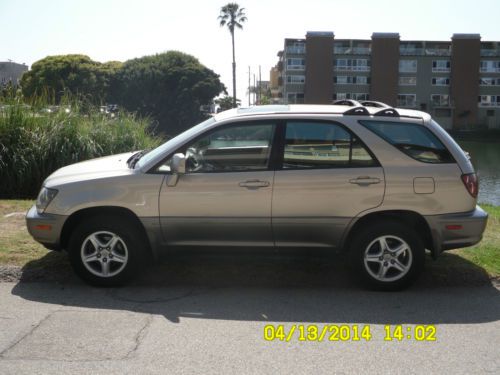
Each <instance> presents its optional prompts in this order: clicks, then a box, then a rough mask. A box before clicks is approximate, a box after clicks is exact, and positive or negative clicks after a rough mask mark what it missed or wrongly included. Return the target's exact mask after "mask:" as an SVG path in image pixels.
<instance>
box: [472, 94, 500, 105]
mask: <svg viewBox="0 0 500 375" xmlns="http://www.w3.org/2000/svg"><path fill="white" fill-rule="evenodd" d="M477 101H478V104H479V106H480V107H500V95H480V96H478V100H477Z"/></svg>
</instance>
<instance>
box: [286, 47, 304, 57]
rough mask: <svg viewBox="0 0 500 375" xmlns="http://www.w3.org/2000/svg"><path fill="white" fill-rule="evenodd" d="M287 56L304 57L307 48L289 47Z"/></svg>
mask: <svg viewBox="0 0 500 375" xmlns="http://www.w3.org/2000/svg"><path fill="white" fill-rule="evenodd" d="M285 51H286V53H287V54H289V55H290V54H294V55H303V54H305V53H306V46H302V47H298V46H288V47H286V49H285Z"/></svg>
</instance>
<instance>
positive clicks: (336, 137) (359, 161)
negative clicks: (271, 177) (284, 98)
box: [283, 122, 377, 169]
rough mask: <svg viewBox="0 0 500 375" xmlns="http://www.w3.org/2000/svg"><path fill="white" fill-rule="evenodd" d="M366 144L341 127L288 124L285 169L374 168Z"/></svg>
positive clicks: (300, 123) (309, 123)
mask: <svg viewBox="0 0 500 375" xmlns="http://www.w3.org/2000/svg"><path fill="white" fill-rule="evenodd" d="M374 165H377V162H376V161H375V160H374V159H373V158H372V157H371V156H370V153H369V152H368V151H367V150H366V148H365V147H364V146H363V145H362V143H361V142H360V141H359V140H358V139H357V138H356V137H354V136H353V135H352V134H351V133H350V132H348V131H347V130H346V129H344V128H343V127H341V126H340V125H337V124H327V123H320V122H288V123H287V125H286V136H285V150H284V156H283V168H284V169H291V168H332V167H350V166H363V167H366V166H374Z"/></svg>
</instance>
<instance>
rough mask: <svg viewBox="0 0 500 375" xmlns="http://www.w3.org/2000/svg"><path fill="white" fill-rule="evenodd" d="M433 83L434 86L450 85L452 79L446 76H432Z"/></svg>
mask: <svg viewBox="0 0 500 375" xmlns="http://www.w3.org/2000/svg"><path fill="white" fill-rule="evenodd" d="M432 85H433V86H449V85H450V79H449V78H446V77H435V78H432Z"/></svg>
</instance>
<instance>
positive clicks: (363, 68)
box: [352, 59, 370, 72]
mask: <svg viewBox="0 0 500 375" xmlns="http://www.w3.org/2000/svg"><path fill="white" fill-rule="evenodd" d="M352 70H355V71H358V72H368V71H369V70H370V60H367V59H353V60H352Z"/></svg>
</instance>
